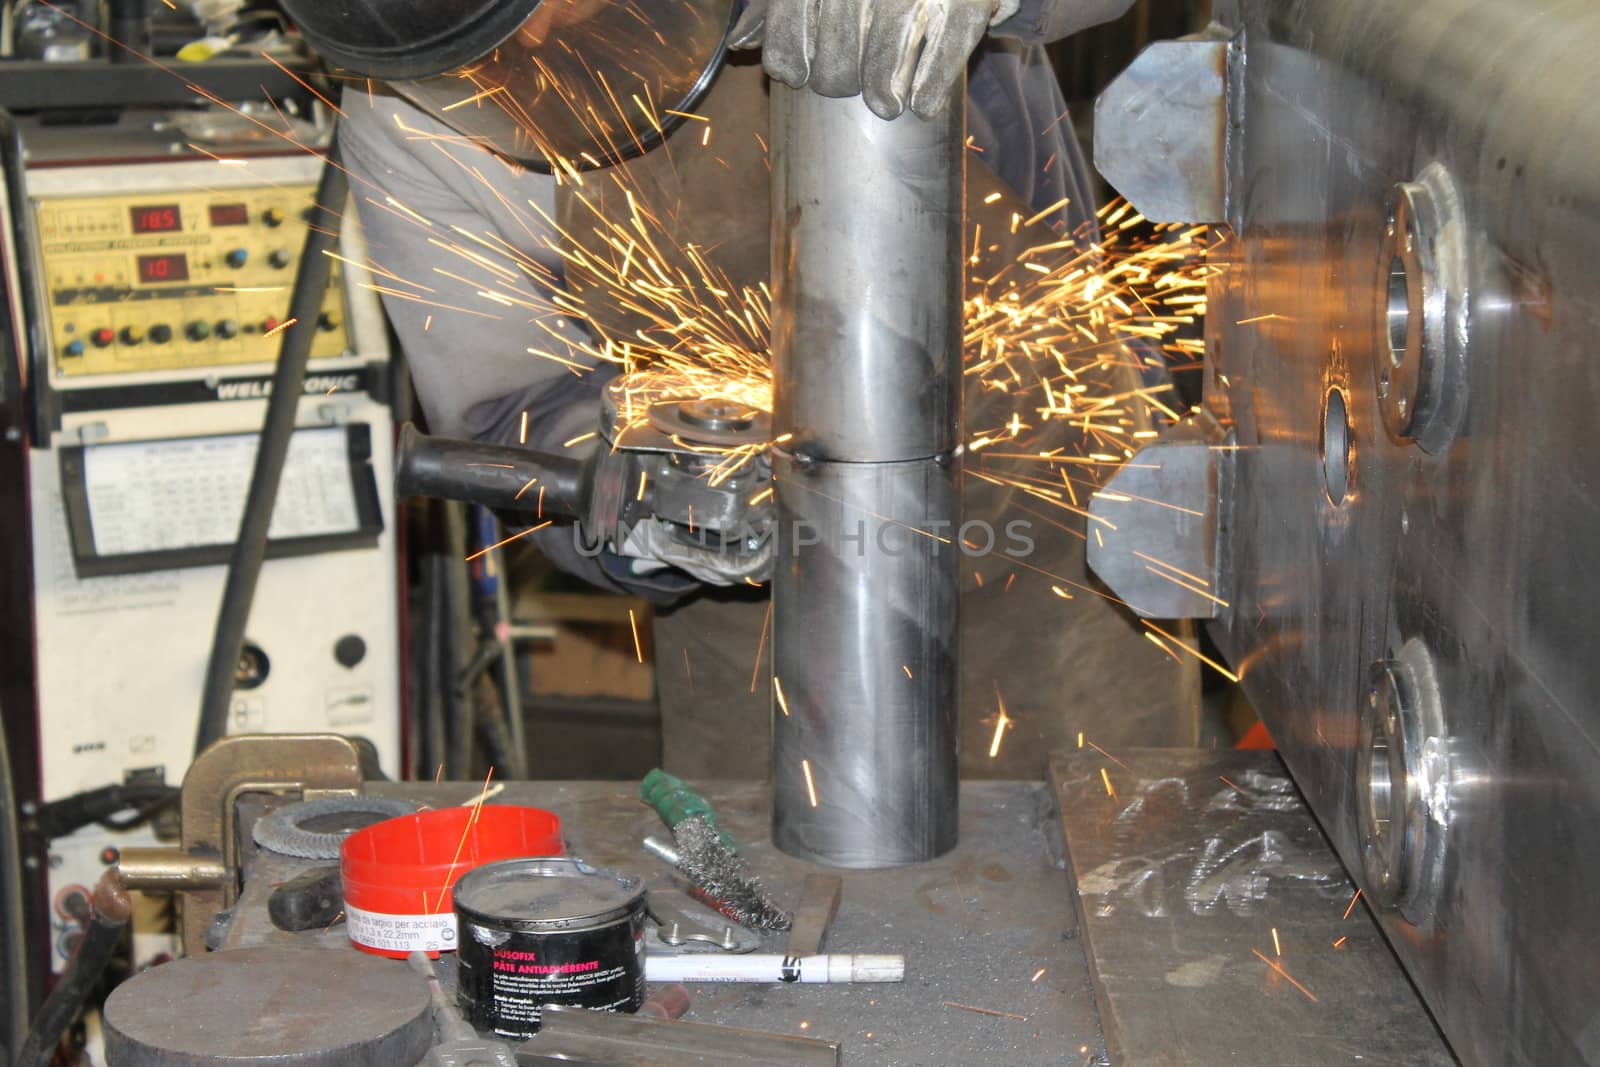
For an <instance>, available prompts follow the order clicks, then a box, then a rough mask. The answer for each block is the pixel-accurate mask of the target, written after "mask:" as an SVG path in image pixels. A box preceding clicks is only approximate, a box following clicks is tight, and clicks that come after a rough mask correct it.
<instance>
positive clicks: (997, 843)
mask: <svg viewBox="0 0 1600 1067" xmlns="http://www.w3.org/2000/svg"><path fill="white" fill-rule="evenodd" d="M696 784H697V785H699V786H702V789H701V791H702V792H703V793H704V794H705V796H706V797H707V798H708V799H709V800H710V801H711V803H712V804H713V806H714V807H715V808H716V811H717V819H718V822H719V824H721V825H722V826H723V827H725V828H726V829H728V830H730V831H732V833H733V834H734V835H735V836H736V837H737V838H738V840H739V843H740V845H739V847H740V852H741V854H743V855H745V856H746V857H747V858H748V859H749V861H750V864H751V866H752V867H753V868H754V870H755V871H756V873H757V874H758V875H760V876H761V877H762V879H763V880H764V881H765V882H766V884H767V885H768V887H769V888H770V889H771V890H772V892H773V894H774V896H775V897H777V898H778V900H779V901H780V902H781V903H783V904H784V905H785V906H792V905H793V903H794V898H795V895H796V894H797V892H798V889H799V885H800V882H801V881H802V880H803V878H804V875H805V874H806V873H807V872H808V871H811V870H815V869H817V868H814V867H812V866H811V865H810V864H807V863H804V862H802V861H799V860H796V859H793V858H791V857H789V856H786V855H784V854H782V853H780V852H778V851H776V850H775V849H774V848H773V847H772V845H771V843H770V841H769V840H768V836H769V835H768V823H769V811H770V807H769V804H770V800H769V793H768V791H767V788H766V786H764V785H758V784H756V783H753V782H720V783H719V782H712V783H696ZM477 789H478V787H474V786H468V785H465V784H463V783H455V784H453V785H438V786H434V785H421V784H410V783H408V784H381V785H379V784H376V783H374V784H372V785H369V786H368V792H369V793H374V794H378V795H386V796H404V797H408V798H411V799H415V800H419V801H425V802H427V803H431V804H450V803H461V802H463V801H470V800H471V799H473V797H474V796H475V795H476V793H477ZM961 801H962V806H961V843H960V844H959V845H958V846H957V847H956V848H955V850H954V851H952V852H950V853H948V854H947V855H945V856H943V857H941V858H940V859H938V860H935V861H933V862H931V863H926V864H920V865H917V866H913V867H902V868H898V869H895V870H885V871H835V872H832V873H837V874H839V875H840V876H841V877H842V878H843V879H844V895H843V899H842V902H841V904H840V907H839V914H838V917H837V919H836V920H835V921H834V924H833V927H832V931H831V933H830V934H829V937H828V943H827V947H828V951H831V952H899V953H904V954H905V957H906V979H905V981H904V982H903V983H899V984H882V985H788V986H778V985H746V984H738V985H734V984H727V985H698V986H691V987H690V994H691V996H692V997H693V1007H692V1008H691V1009H690V1012H689V1014H688V1015H687V1016H686V1017H685V1018H686V1019H687V1020H690V1021H695V1022H707V1023H723V1024H727V1025H736V1026H743V1027H749V1028H753V1029H758V1030H772V1031H778V1032H782V1033H791V1034H803V1035H807V1036H812V1037H822V1038H829V1039H833V1040H837V1041H840V1042H842V1043H843V1046H844V1057H845V1062H846V1063H852V1064H857V1063H862V1064H865V1063H870V1064H885V1065H909V1064H947V1063H978V1062H1002V1063H1006V1064H1019V1065H1020V1064H1035V1063H1039V1064H1043V1063H1051V1064H1059V1063H1071V1064H1083V1063H1086V1062H1094V1061H1096V1060H1098V1059H1099V1058H1100V1056H1101V1054H1102V1052H1103V1042H1102V1040H1101V1036H1100V1024H1099V1016H1098V1015H1097V1014H1096V1011H1095V1005H1094V996H1093V992H1092V990H1091V988H1090V984H1089V975H1088V967H1087V964H1086V962H1085V959H1084V955H1083V950H1082V948H1081V946H1080V945H1079V942H1078V920H1077V918H1076V915H1075V913H1074V909H1073V904H1072V892H1071V885H1070V883H1069V881H1068V877H1067V873H1066V864H1065V859H1064V857H1063V854H1062V843H1061V837H1060V829H1059V820H1058V817H1057V814H1056V808H1055V804H1054V801H1053V800H1052V799H1051V794H1050V791H1049V789H1048V788H1047V787H1046V786H1045V785H1044V784H1043V783H1032V782H968V783H965V784H964V785H963V786H962V790H961ZM492 803H500V804H531V805H534V806H537V807H542V808H548V809H549V810H551V811H553V812H555V813H556V814H557V815H559V816H560V817H561V821H562V827H563V832H564V835H565V837H566V840H567V843H568V847H569V849H570V850H571V852H572V853H573V854H574V855H579V856H582V857H584V858H585V859H587V860H589V861H590V862H592V863H597V864H602V865H605V866H609V867H615V868H618V869H622V870H626V871H629V872H633V873H637V874H639V875H642V876H643V877H644V878H645V879H646V881H647V882H648V884H649V885H650V886H651V887H652V888H670V887H672V886H673V882H674V879H673V876H672V872H671V871H670V870H669V869H668V868H667V867H666V865H665V864H663V863H661V862H660V861H659V860H656V859H654V858H653V857H651V856H650V855H649V854H647V853H645V852H644V851H643V850H642V849H641V848H640V845H639V842H640V841H641V840H642V839H643V838H644V837H645V835H647V834H655V835H660V836H666V832H665V830H664V828H663V826H662V824H661V821H660V819H659V818H658V817H657V816H656V814H655V812H654V811H652V810H651V809H649V808H647V807H645V806H644V805H643V804H642V803H640V801H639V799H638V787H637V785H636V784H635V783H632V782H512V783H507V785H506V787H505V789H504V790H503V791H502V792H500V793H499V794H498V795H497V796H495V797H494V799H493V801H492ZM652 936H653V935H652ZM782 948H783V935H778V936H777V937H775V938H773V940H772V941H771V944H770V950H771V951H779V952H781V951H782ZM1041 972H1042V973H1041ZM1036 975H1037V980H1035V976H1036ZM947 1002H948V1003H947ZM953 1004H958V1005H965V1006H966V1007H953V1006H951V1005H953ZM974 1008H980V1009H984V1011H982V1012H980V1011H974V1010H971V1009H974ZM985 1012H995V1013H997V1014H985ZM998 1013H1003V1014H998Z"/></svg>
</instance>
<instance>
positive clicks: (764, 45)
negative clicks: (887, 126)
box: [729, 0, 1020, 119]
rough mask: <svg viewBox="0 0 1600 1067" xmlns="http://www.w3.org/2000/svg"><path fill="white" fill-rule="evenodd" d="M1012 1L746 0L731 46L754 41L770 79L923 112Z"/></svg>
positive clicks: (933, 109)
mask: <svg viewBox="0 0 1600 1067" xmlns="http://www.w3.org/2000/svg"><path fill="white" fill-rule="evenodd" d="M1019 5H1020V0H750V3H749V6H748V7H746V8H745V12H744V15H743V16H741V17H740V19H739V22H738V24H737V25H736V26H734V28H733V33H732V34H731V35H730V37H729V43H730V44H731V45H732V46H733V47H734V48H755V47H758V46H759V47H760V48H761V65H762V66H763V67H765V68H766V71H767V73H768V74H769V75H771V76H772V77H773V78H776V79H777V80H778V81H781V82H783V83H784V84H785V85H788V86H791V87H793V88H795V89H799V88H801V87H802V86H804V85H807V84H809V85H810V86H811V88H812V89H813V90H815V91H816V92H818V93H820V94H821V95H823V96H836V97H837V96H854V95H856V94H857V93H860V94H862V96H864V97H865V98H866V102H867V106H868V107H870V108H871V109H872V110H873V112H874V113H875V114H877V115H878V116H880V117H881V118H885V119H892V118H895V117H897V116H898V115H899V114H900V113H901V112H902V111H904V110H905V109H906V106H907V104H909V105H910V107H911V110H912V111H914V112H916V113H917V114H918V115H921V116H922V117H924V118H928V117H930V116H932V115H934V114H936V113H937V112H938V111H939V109H940V108H941V107H942V106H943V105H944V102H945V99H946V98H947V96H948V95H949V92H950V87H951V86H952V85H954V84H955V81H956V79H957V78H959V77H960V76H961V73H962V71H964V70H966V69H967V59H968V58H969V57H970V56H971V55H972V50H973V49H974V48H976V47H977V46H978V42H979V41H981V40H983V35H984V34H985V33H986V32H987V31H988V29H989V27H990V26H991V25H994V24H995V23H999V22H1003V21H1005V20H1006V19H1008V18H1010V17H1011V16H1012V15H1014V14H1016V12H1017V9H1018V7H1019Z"/></svg>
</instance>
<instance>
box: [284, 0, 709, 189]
mask: <svg viewBox="0 0 1600 1067" xmlns="http://www.w3.org/2000/svg"><path fill="white" fill-rule="evenodd" d="M736 6H737V5H736V0H283V7H284V9H285V10H286V11H287V12H288V13H289V15H290V17H292V18H293V19H294V20H295V22H296V23H297V24H298V25H299V28H300V32H301V33H302V34H304V36H305V38H306V40H307V41H308V42H309V43H310V44H311V46H312V47H313V48H315V49H316V50H317V52H319V53H320V54H321V55H322V57H323V58H324V59H326V60H327V61H328V62H329V63H331V64H334V65H337V66H339V67H343V68H345V69H346V70H348V71H350V72H352V73H354V74H357V75H360V76H364V77H368V78H375V79H378V80H381V81H385V82H388V83H389V84H390V85H391V86H393V88H394V89H395V90H396V91H398V92H399V93H401V94H402V95H403V96H405V97H407V98H408V99H409V100H411V101H412V102H413V103H415V104H416V105H418V106H419V107H421V108H422V109H423V110H425V111H427V112H429V113H430V114H432V115H433V116H435V117H436V118H438V119H440V120H441V121H443V122H444V123H445V124H446V125H448V126H450V127H451V128H452V129H454V130H457V131H459V132H460V133H462V134H464V135H466V136H467V137H468V138H470V139H472V140H474V141H476V142H478V143H480V144H482V145H484V146H485V147H488V148H490V149H493V150H494V151H496V152H498V153H500V154H501V155H503V156H506V157H508V158H510V159H513V160H516V161H517V162H518V163H521V164H523V165H524V166H527V167H530V168H532V169H535V170H540V171H547V172H548V171H550V170H552V169H554V168H556V167H562V168H563V169H564V168H565V167H568V166H570V167H574V168H578V169H588V168H591V167H598V166H602V165H607V164H612V163H617V162H620V161H622V160H625V159H629V158H631V157H633V156H636V155H640V154H642V153H644V152H645V151H647V150H648V149H650V148H652V147H654V146H655V145H656V144H658V143H659V142H660V141H661V139H662V138H663V137H664V136H665V135H666V134H667V133H668V132H669V131H671V130H672V128H673V127H674V126H676V125H677V124H678V123H680V122H681V121H682V118H683V113H685V112H690V111H692V110H693V108H694V105H695V104H696V103H697V102H698V101H699V99H700V97H701V96H702V95H703V94H704V93H705V91H706V90H707V89H708V88H709V87H710V85H711V81H712V79H713V77H714V76H715V74H716V71H717V69H718V68H719V67H720V66H721V64H722V59H723V56H724V54H725V52H726V38H727V31H728V29H729V28H730V24H731V22H732V19H733V17H734V15H735V14H736V10H735V9H736Z"/></svg>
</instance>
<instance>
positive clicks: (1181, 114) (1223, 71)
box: [1094, 39, 1234, 223]
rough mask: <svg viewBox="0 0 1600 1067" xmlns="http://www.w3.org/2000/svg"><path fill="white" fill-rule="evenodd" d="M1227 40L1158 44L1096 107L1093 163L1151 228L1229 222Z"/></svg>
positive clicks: (1141, 56)
mask: <svg viewBox="0 0 1600 1067" xmlns="http://www.w3.org/2000/svg"><path fill="white" fill-rule="evenodd" d="M1233 51H1234V48H1233V45H1232V43H1231V42H1229V41H1224V40H1212V39H1202V40H1187V41H1158V42H1156V43H1155V44H1152V45H1151V46H1150V47H1149V48H1146V49H1145V50H1144V51H1143V52H1141V53H1139V55H1138V57H1137V58H1135V59H1134V61H1133V63H1132V64H1130V65H1129V66H1128V69H1127V70H1124V71H1123V72H1122V73H1121V74H1119V75H1117V77H1116V80H1114V81H1113V82H1112V83H1111V84H1110V85H1109V86H1107V87H1106V89H1105V91H1104V92H1102V93H1101V94H1100V97H1099V99H1098V100H1096V101H1095V106H1094V162H1095V166H1096V167H1098V168H1099V170H1100V173H1101V174H1103V175H1104V176H1105V179H1106V181H1108V182H1110V183H1111V185H1112V186H1113V187H1114V188H1115V189H1116V190H1117V192H1119V193H1121V194H1122V195H1123V196H1125V197H1127V198H1128V200H1129V201H1130V202H1131V203H1132V204H1133V206H1134V207H1135V208H1137V209H1138V210H1139V212H1140V213H1141V214H1143V215H1144V216H1145V218H1147V219H1150V220H1151V221H1152V222H1218V223H1220V222H1226V221H1227V219H1228V178H1227V175H1228V166H1227V153H1228V133H1229V115H1228V100H1229V94H1228V88H1227V87H1228V81H1229V78H1228V72H1229V63H1230V57H1231V56H1232V54H1233Z"/></svg>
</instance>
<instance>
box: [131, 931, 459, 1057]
mask: <svg viewBox="0 0 1600 1067" xmlns="http://www.w3.org/2000/svg"><path fill="white" fill-rule="evenodd" d="M105 1030H106V1057H107V1062H108V1063H109V1064H110V1067H219V1065H237V1067H242V1065H246V1064H248V1065H252V1067H254V1065H261V1064H294V1065H295V1067H324V1065H325V1067H399V1065H402V1064H413V1063H417V1062H418V1061H420V1060H421V1059H422V1057H423V1056H424V1055H425V1054H426V1053H427V1051H428V1048H429V1046H430V1045H431V1044H432V1042H433V1019H432V1016H431V1015H430V1013H429V1009H428V983H427V980H426V979H424V978H423V977H422V976H421V975H419V974H417V973H416V972H415V971H413V970H411V968H410V967H408V966H407V965H406V964H405V962H404V961H402V960H390V959H383V958H381V957H378V956H368V955H366V954H365V953H362V952H357V951H355V950H354V949H350V950H341V949H334V950H328V949H312V948H276V947H273V948H265V947H264V948H243V949H234V950H231V951H224V952H216V953H211V954H209V955H206V956H193V957H189V958H187V959H181V960H174V961H173V962H171V963H166V964H162V965H161V966H158V967H152V968H151V969H150V970H148V971H145V972H143V973H142V974H137V975H135V976H134V977H132V978H130V979H128V981H126V982H124V983H122V984H121V985H120V986H118V987H117V988H116V990H115V991H113V992H112V994H111V996H110V998H109V999H108V1000H107V1001H106V1006H105Z"/></svg>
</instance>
